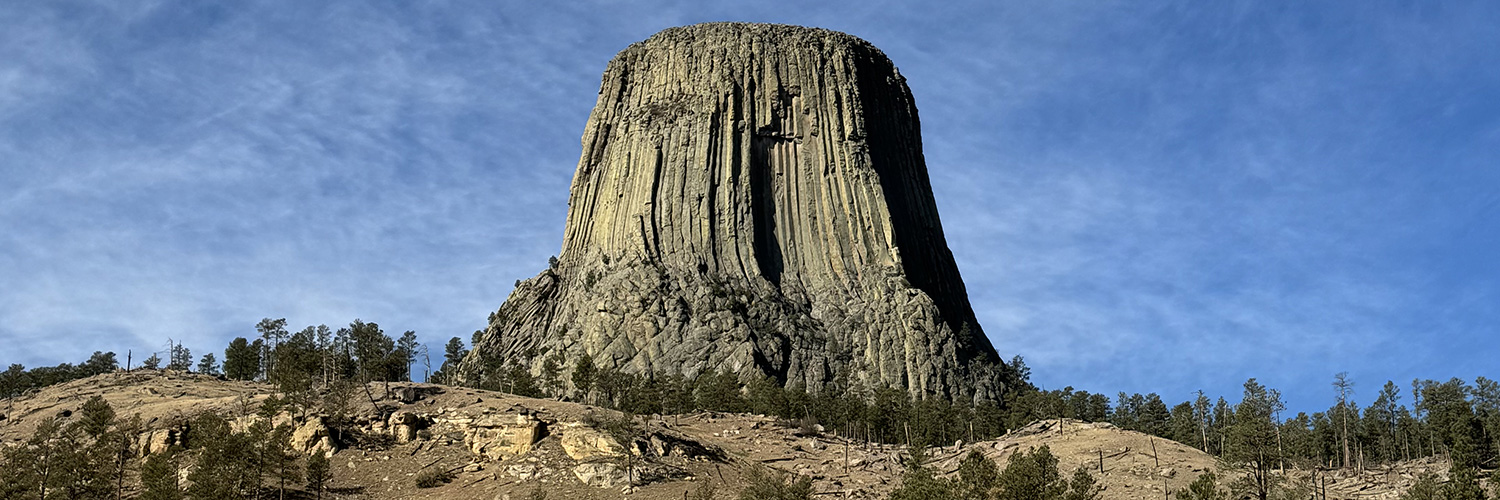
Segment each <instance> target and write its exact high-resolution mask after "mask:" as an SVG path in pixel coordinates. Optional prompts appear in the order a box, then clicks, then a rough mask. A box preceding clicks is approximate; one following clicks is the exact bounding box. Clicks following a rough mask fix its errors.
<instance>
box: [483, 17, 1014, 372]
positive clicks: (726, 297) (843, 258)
mask: <svg viewBox="0 0 1500 500" xmlns="http://www.w3.org/2000/svg"><path fill="white" fill-rule="evenodd" d="M582 142H583V154H582V156H581V158H580V159H579V163H578V168H577V171H576V173H575V175H574V179H573V184H572V191H571V195H570V198H569V212H568V222H567V226H566V228H565V230H564V237H563V248H562V252H561V254H560V255H559V257H558V261H557V264H556V265H555V266H553V267H551V268H550V269H548V270H545V271H543V272H542V273H541V274H540V275H538V276H536V277H535V278H532V279H529V280H526V281H524V282H522V283H521V284H520V285H519V286H518V287H517V288H516V290H515V291H514V292H512V294H511V296H510V297H509V298H508V299H507V300H506V302H505V303H504V304H503V305H502V306H501V308H500V310H499V311H498V312H497V313H496V314H494V315H493V316H492V317H491V321H490V323H489V325H488V327H487V328H486V329H485V330H484V331H483V332H481V333H479V334H476V337H475V345H474V349H473V351H472V353H471V354H470V356H469V357H468V358H467V359H465V361H464V363H463V366H462V368H461V370H460V373H461V377H463V378H465V379H466V381H468V382H470V383H474V382H477V381H479V379H482V378H483V377H486V376H493V375H495V374H496V373H497V372H499V371H500V370H499V368H498V367H499V366H500V365H501V364H504V363H517V362H520V363H528V362H529V363H530V366H533V367H534V368H533V370H538V368H535V366H536V365H539V364H540V363H536V362H535V361H537V360H540V359H542V358H543V357H547V356H549V355H556V354H561V355H562V357H563V359H564V363H565V365H569V366H571V365H572V364H574V363H575V362H576V360H577V359H578V357H579V355H581V354H583V353H585V352H586V353H588V354H589V355H590V356H592V357H593V358H594V360H595V363H596V364H598V365H600V366H601V367H602V368H615V369H619V370H622V371H626V372H636V373H640V372H656V373H681V374H684V375H686V376H689V377H692V376H696V375H698V374H702V373H704V372H708V371H715V370H732V371H735V372H737V373H740V374H741V376H742V377H744V378H747V379H748V378H749V377H751V376H761V375H760V374H768V375H771V376H774V377H776V378H777V379H779V380H781V381H783V382H785V383H787V384H805V385H806V386H807V387H808V388H810V389H819V388H822V387H824V386H825V385H827V384H830V383H839V384H847V385H848V386H862V387H865V388H873V387H877V386H882V385H888V386H894V387H898V388H905V389H907V390H908V391H910V392H911V393H913V394H915V395H919V396H937V397H944V398H951V399H955V400H970V399H979V400H984V399H997V398H998V397H999V395H1000V392H1001V391H1002V389H1003V387H1004V383H1003V381H1002V379H1003V378H1004V373H1005V366H1004V364H1003V363H1001V362H1000V361H999V357H998V356H997V354H996V352H995V349H994V347H992V346H991V345H990V343H989V341H988V340H987V339H986V337H985V336H984V334H983V332H982V331H981V329H980V327H979V325H978V323H977V322H976V321H975V320H974V313H973V310H972V309H971V307H970V305H969V302H968V298H967V295H966V292H965V290H964V285H963V280H962V278H961V277H960V276H959V273H958V268H957V266H956V265H955V264H954V261H953V256H952V254H951V252H949V250H948V247H947V243H946V241H945V239H944V237H943V230H942V224H941V222H940V221H939V219H938V212H937V206H936V203H935V202H934V200H933V196H932V189H931V185H930V182H929V180H928V177H927V170H926V166H925V164H924V161H923V157H922V146H921V133H920V127H919V125H918V120H917V110H916V107H915V105H914V103H913V100H912V95H911V92H910V90H909V89H908V88H907V86H906V83H905V80H904V79H903V78H902V77H901V75H900V73H899V72H898V71H897V70H896V68H895V66H894V65H893V64H892V63H891V61H890V60H889V59H887V58H886V57H885V55H884V54H883V53H881V52H880V51H879V50H878V49H876V48H875V47H873V46H871V45H870V44H869V43H867V42H865V41H863V40H860V39H858V38H855V37H853V36H850V35H846V34H843V33H838V32H834V31H828V30H821V29H811V28H802V27H795V26H782V25H760V24H738V23H715V24H702V25H695V26H687V27H681V28H672V29H668V30H665V31H662V32H661V33H658V34H656V35H655V36H652V37H651V38H649V39H647V40H646V41H644V42H640V43H637V44H634V45H631V46H630V47H628V48H626V49H625V50H623V51H621V52H620V53H619V54H618V55H617V56H615V58H614V59H613V60H612V61H610V63H609V65H608V67H607V68H606V70H605V72H604V77H603V82H602V84H601V88H600V91H599V97H598V102H597V103H596V105H595V107H594V110H593V113H592V114H591V115H590V117H589V121H588V124H587V126H586V127H585V129H584V134H583V141H582Z"/></svg>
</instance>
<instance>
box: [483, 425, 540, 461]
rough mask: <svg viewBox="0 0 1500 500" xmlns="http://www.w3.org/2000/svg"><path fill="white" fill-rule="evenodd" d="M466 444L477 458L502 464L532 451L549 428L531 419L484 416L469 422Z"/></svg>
mask: <svg viewBox="0 0 1500 500" xmlns="http://www.w3.org/2000/svg"><path fill="white" fill-rule="evenodd" d="M463 432H464V444H465V445H466V446H468V448H469V451H470V452H471V453H473V454H474V456H476V457H483V458H485V459H488V460H490V461H501V460H505V459H507V458H510V457H514V456H516V455H520V454H522V453H526V452H528V451H531V447H532V446H533V445H535V444H536V442H537V441H540V440H541V439H542V437H543V436H545V435H546V432H547V427H546V424H544V423H542V421H540V420H537V419H536V418H535V417H532V416H530V415H514V416H512V415H493V414H490V415H482V416H479V417H478V418H475V419H474V420H473V421H472V422H470V423H469V424H468V425H467V426H466V428H464V430H463Z"/></svg>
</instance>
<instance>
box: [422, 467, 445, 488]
mask: <svg viewBox="0 0 1500 500" xmlns="http://www.w3.org/2000/svg"><path fill="white" fill-rule="evenodd" d="M450 481H453V472H452V471H449V470H447V469H427V470H424V471H422V472H419V473H417V487H418V488H436V487H438V486H442V485H445V484H448V483H449V482H450Z"/></svg>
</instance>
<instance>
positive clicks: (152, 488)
mask: <svg viewBox="0 0 1500 500" xmlns="http://www.w3.org/2000/svg"><path fill="white" fill-rule="evenodd" d="M178 459H179V458H178V452H177V450H167V451H163V452H157V453H152V454H150V455H147V456H146V460H145V462H144V463H143V464H141V496H140V500H182V499H183V492H182V485H181V484H179V483H178V481H177V477H178V470H179V469H180V468H179V466H178V465H177V462H178Z"/></svg>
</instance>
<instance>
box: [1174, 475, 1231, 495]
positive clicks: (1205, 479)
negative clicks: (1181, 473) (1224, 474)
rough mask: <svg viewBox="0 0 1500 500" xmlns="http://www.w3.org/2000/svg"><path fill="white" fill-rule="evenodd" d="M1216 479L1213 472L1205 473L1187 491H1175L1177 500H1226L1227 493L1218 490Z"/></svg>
mask: <svg viewBox="0 0 1500 500" xmlns="http://www.w3.org/2000/svg"><path fill="white" fill-rule="evenodd" d="M1218 479H1219V478H1218V476H1215V475H1214V473H1213V471H1205V472H1204V473H1203V474H1201V475H1199V476H1198V478H1197V479H1194V480H1193V482H1192V483H1190V484H1188V487H1187V489H1185V490H1177V500H1227V499H1228V498H1229V493H1228V492H1226V491H1224V490H1221V489H1219V481H1218Z"/></svg>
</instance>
